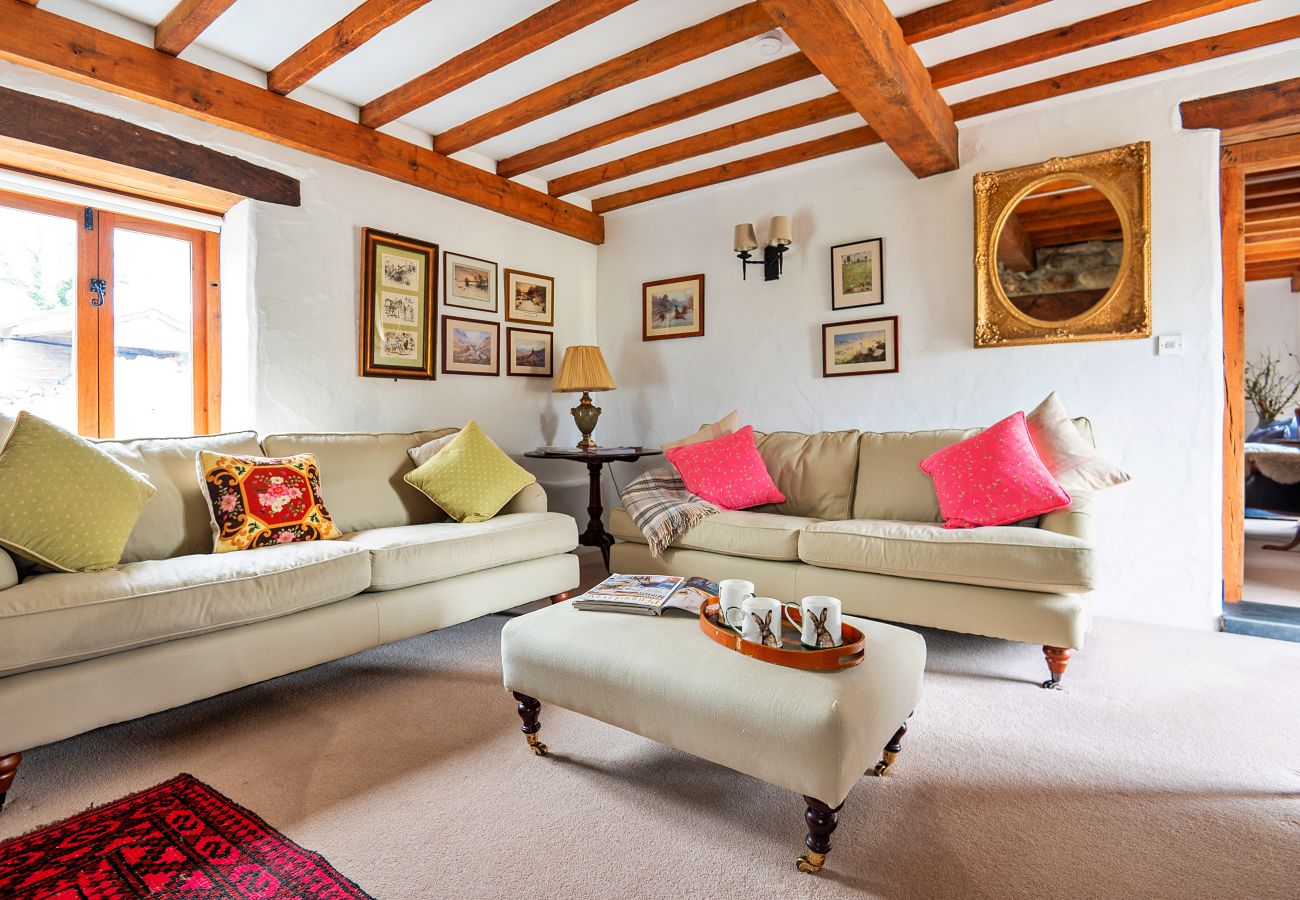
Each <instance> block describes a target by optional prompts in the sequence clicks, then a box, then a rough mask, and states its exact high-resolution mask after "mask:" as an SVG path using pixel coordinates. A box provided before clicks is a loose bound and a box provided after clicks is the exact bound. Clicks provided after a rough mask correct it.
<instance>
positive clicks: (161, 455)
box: [94, 431, 261, 563]
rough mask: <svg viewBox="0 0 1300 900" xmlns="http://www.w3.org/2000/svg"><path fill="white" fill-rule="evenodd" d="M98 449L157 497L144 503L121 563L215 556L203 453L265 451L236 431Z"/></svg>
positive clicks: (249, 434)
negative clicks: (199, 461) (201, 480)
mask: <svg viewBox="0 0 1300 900" xmlns="http://www.w3.org/2000/svg"><path fill="white" fill-rule="evenodd" d="M94 444H95V446H96V447H98V448H99V449H101V450H103V451H104V452H105V453H107V454H108V455H109V456H111V457H113V458H114V459H116V460H117V461H118V462H120V463H124V464H125V465H128V466H130V467H131V468H133V469H135V470H136V471H137V472H140V473H142V474H143V475H144V477H145V478H148V479H149V481H150V482H151V483H152V484H153V486H154V487H155V488H157V489H158V493H156V494H154V495H153V497H152V498H150V500H149V502H148V503H146V504H145V505H144V511H143V512H142V513H141V514H140V519H139V521H137V522H136V523H135V529H134V530H133V531H132V532H131V537H130V539H129V540H128V541H127V542H126V550H125V551H124V552H123V553H122V562H124V563H129V562H139V561H140V560H142V559H170V558H171V557H173V556H188V555H190V554H194V553H211V552H212V527H211V526H210V525H209V524H208V522H209V516H208V497H207V492H206V491H204V490H203V489H202V488H201V487H200V486H199V472H198V464H197V463H196V462H195V460H196V458H197V456H198V453H199V451H200V450H211V451H213V452H215V453H227V454H231V455H253V456H256V455H257V454H258V453H260V452H261V449H260V448H259V447H258V445H257V434H256V432H252V431H236V432H232V433H230V434H213V435H205V436H202V437H186V438H137V439H135V440H127V441H113V440H105V441H95V442H94Z"/></svg>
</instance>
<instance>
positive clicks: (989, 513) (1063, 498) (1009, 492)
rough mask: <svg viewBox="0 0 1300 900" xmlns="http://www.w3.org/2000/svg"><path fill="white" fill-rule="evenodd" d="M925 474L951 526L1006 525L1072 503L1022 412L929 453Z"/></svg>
mask: <svg viewBox="0 0 1300 900" xmlns="http://www.w3.org/2000/svg"><path fill="white" fill-rule="evenodd" d="M921 471H922V472H924V473H925V474H927V475H929V476H930V477H931V478H933V479H934V492H935V493H936V494H938V496H939V511H940V512H941V513H943V521H944V526H945V527H947V528H975V527H977V526H980V525H1007V524H1010V523H1011V522H1019V521H1020V520H1021V519H1028V518H1031V517H1033V516H1040V515H1042V514H1043V513H1046V512H1051V511H1052V510H1054V509H1062V508H1063V507H1066V506H1069V505H1070V495H1069V494H1067V493H1066V492H1065V489H1064V488H1062V487H1061V486H1060V485H1059V484H1057V483H1056V479H1055V478H1053V477H1052V473H1051V472H1050V471H1048V469H1047V466H1045V465H1044V464H1043V461H1042V459H1041V458H1039V456H1038V451H1037V450H1035V449H1034V444H1033V442H1032V441H1031V440H1030V439H1029V429H1028V428H1026V427H1025V414H1024V413H1023V412H1018V413H1016V414H1015V415H1014V416H1008V417H1007V418H1005V419H1003V420H1002V421H1001V422H999V423H998V424H996V425H994V426H993V427H992V428H988V429H986V430H984V431H981V432H980V433H979V434H977V435H975V436H974V437H971V438H967V439H966V440H964V441H962V442H961V443H959V444H953V445H952V446H951V447H945V448H944V449H943V450H940V451H939V452H938V453H932V454H930V455H929V456H927V457H926V458H925V459H923V460H921Z"/></svg>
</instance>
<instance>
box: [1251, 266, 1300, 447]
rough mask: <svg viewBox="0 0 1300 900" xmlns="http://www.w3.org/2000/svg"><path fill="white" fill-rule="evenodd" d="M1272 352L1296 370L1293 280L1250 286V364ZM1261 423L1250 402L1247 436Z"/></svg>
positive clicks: (1298, 335)
mask: <svg viewBox="0 0 1300 900" xmlns="http://www.w3.org/2000/svg"><path fill="white" fill-rule="evenodd" d="M1265 353H1270V354H1272V355H1273V356H1277V357H1281V358H1282V360H1283V365H1284V366H1285V368H1286V370H1287V371H1295V369H1296V365H1297V364H1296V361H1295V360H1294V359H1292V358H1291V356H1290V354H1292V353H1297V354H1300V294H1293V293H1291V279H1289V278H1279V279H1275V280H1273V281H1249V282H1247V283H1246V362H1247V364H1249V363H1253V362H1256V361H1257V360H1259V359H1260V357H1261V356H1262V355H1263V354H1265ZM1258 422H1259V417H1258V416H1256V415H1255V407H1253V406H1252V405H1251V404H1250V402H1249V401H1247V402H1246V433H1247V434H1250V432H1251V431H1253V430H1254V429H1255V426H1256V425H1257V424H1258Z"/></svg>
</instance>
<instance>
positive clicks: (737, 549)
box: [610, 419, 1095, 687]
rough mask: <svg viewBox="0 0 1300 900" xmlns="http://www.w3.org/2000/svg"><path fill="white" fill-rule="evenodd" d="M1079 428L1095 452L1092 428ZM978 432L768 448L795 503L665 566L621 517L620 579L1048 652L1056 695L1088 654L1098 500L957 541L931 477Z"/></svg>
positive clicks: (676, 548) (698, 533) (796, 438)
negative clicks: (770, 600)
mask: <svg viewBox="0 0 1300 900" xmlns="http://www.w3.org/2000/svg"><path fill="white" fill-rule="evenodd" d="M1075 425H1076V426H1077V427H1078V428H1079V430H1080V432H1081V433H1083V435H1084V436H1085V437H1087V438H1088V439H1089V440H1092V427H1091V425H1090V424H1089V423H1088V421H1087V420H1086V419H1076V420H1075ZM976 431H977V429H970V430H964V431H963V430H946V431H924V432H912V433H901V432H894V433H873V432H858V431H835V432H822V433H819V434H811V435H807V434H795V433H791V432H776V433H773V434H766V435H763V434H760V435H758V436H757V445H758V452H759V454H760V455H761V456H762V457H763V460H764V462H766V464H767V467H768V471H769V472H770V473H771V475H772V478H773V480H774V481H775V482H776V484H777V487H779V488H780V489H781V492H782V493H783V494H784V495H785V497H786V501H785V502H784V503H782V504H780V505H777V506H768V507H760V508H758V509H755V510H752V511H723V512H720V513H718V514H717V515H714V516H712V517H710V518H708V519H705V520H704V521H703V522H701V523H700V524H698V525H696V526H695V527H694V528H692V529H691V530H690V531H689V532H687V533H686V534H685V535H683V536H682V537H681V538H680V539H679V540H678V541H676V542H675V543H674V544H673V545H672V547H670V548H669V549H668V550H666V551H665V552H664V554H663V556H661V557H660V558H658V559H656V558H654V557H652V556H651V555H650V548H649V547H648V546H647V544H646V540H645V537H644V536H643V535H642V534H641V532H640V530H639V529H638V528H637V527H636V524H635V523H634V522H633V521H632V518H631V516H629V515H628V514H627V512H626V510H624V509H621V508H619V509H616V510H614V511H613V513H612V514H611V517H610V532H611V533H612V534H613V535H614V536H615V537H616V538H618V539H619V540H620V543H618V544H615V546H614V547H613V549H612V551H611V565H612V567H613V569H614V571H617V572H638V573H641V572H644V573H647V574H657V573H675V574H684V575H701V576H705V577H708V578H712V579H715V580H716V579H722V578H743V579H746V580H749V581H752V582H754V584H755V585H756V587H757V589H758V591H759V593H761V594H764V595H768V596H772V597H777V598H779V599H782V600H788V601H797V600H798V599H799V598H800V597H804V596H808V595H811V594H825V595H831V596H834V597H838V598H840V600H841V601H842V602H843V604H844V611H845V612H846V613H852V614H854V615H858V616H868V617H870V618H873V619H884V620H886V621H890V622H902V623H905V624H909V625H922V626H928V627H933V628H942V629H946V630H948V631H961V632H967V633H969V634H981V635H988V636H990V637H998V638H1006V639H1008V640H1012V641H1023V642H1026V643H1031V644H1040V645H1042V646H1043V648H1044V653H1045V654H1046V656H1047V661H1048V666H1049V670H1050V673H1051V679H1050V680H1049V681H1046V682H1044V683H1043V686H1044V687H1055V686H1057V685H1058V684H1059V683H1060V679H1061V675H1062V674H1063V673H1064V671H1065V666H1066V664H1067V662H1068V660H1069V657H1070V654H1071V653H1072V652H1073V651H1074V650H1077V649H1079V648H1081V647H1082V646H1083V639H1084V636H1085V635H1086V634H1087V631H1088V626H1089V623H1090V620H1091V607H1090V604H1089V601H1088V593H1089V592H1090V591H1091V590H1092V589H1093V585H1094V581H1095V550H1094V547H1093V544H1092V539H1091V530H1092V515H1091V513H1090V511H1089V510H1090V506H1091V503H1092V498H1091V496H1089V495H1087V494H1081V493H1076V494H1075V495H1074V496H1073V497H1072V500H1073V502H1072V504H1071V505H1070V507H1069V508H1068V509H1063V510H1058V511H1056V512H1053V513H1049V514H1047V515H1045V516H1043V517H1042V519H1041V521H1040V522H1039V525H1038V527H1026V526H1023V525H1021V526H1006V527H998V528H974V529H945V528H944V527H943V524H942V520H941V518H940V515H939V504H938V501H937V499H936V498H935V493H934V487H933V484H932V482H931V480H930V478H929V476H927V475H926V474H925V473H923V472H922V471H921V470H920V469H919V468H918V467H917V464H918V463H919V462H920V461H921V460H922V459H924V458H925V457H926V456H929V455H930V454H931V453H933V452H935V451H936V450H939V449H942V448H943V447H947V446H949V445H951V444H954V443H956V442H957V441H960V440H963V439H964V438H967V437H969V436H971V435H972V434H975V433H976Z"/></svg>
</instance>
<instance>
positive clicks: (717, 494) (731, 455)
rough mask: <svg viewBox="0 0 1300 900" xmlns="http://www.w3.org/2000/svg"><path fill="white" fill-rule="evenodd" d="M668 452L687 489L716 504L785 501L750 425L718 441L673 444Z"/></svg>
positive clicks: (734, 506) (743, 505)
mask: <svg viewBox="0 0 1300 900" xmlns="http://www.w3.org/2000/svg"><path fill="white" fill-rule="evenodd" d="M664 455H665V456H667V457H668V461H669V462H670V463H672V464H673V465H674V466H675V467H676V468H677V471H678V472H679V473H680V474H681V476H682V481H683V482H685V483H686V489H687V490H688V491H690V492H691V493H692V494H695V495H696V496H697V497H699V498H700V499H701V500H706V501H708V502H709V503H712V504H713V505H714V506H720V507H722V508H723V509H749V508H750V507H751V506H762V505H763V504H764V503H784V502H785V495H784V494H782V493H781V492H780V491H779V490H778V489H777V486H776V483H775V482H773V481H772V476H771V475H770V474H768V471H767V466H766V465H765V464H764V463H763V457H761V456H759V455H758V449H757V448H756V447H755V446H754V429H753V427H752V426H750V425H746V426H745V427H744V428H742V429H740V430H739V431H737V432H735V433H734V434H729V435H726V436H724V437H720V438H717V439H716V440H712V441H701V442H700V443H697V444H687V445H686V446H684V447H673V448H671V449H669V450H665V451H664Z"/></svg>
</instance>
